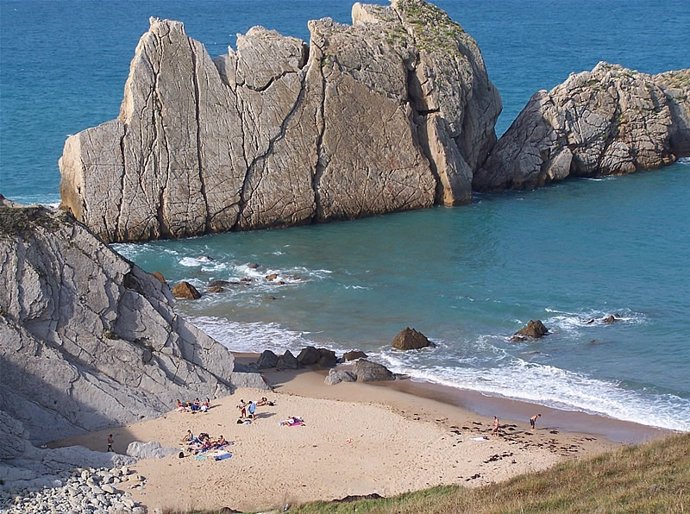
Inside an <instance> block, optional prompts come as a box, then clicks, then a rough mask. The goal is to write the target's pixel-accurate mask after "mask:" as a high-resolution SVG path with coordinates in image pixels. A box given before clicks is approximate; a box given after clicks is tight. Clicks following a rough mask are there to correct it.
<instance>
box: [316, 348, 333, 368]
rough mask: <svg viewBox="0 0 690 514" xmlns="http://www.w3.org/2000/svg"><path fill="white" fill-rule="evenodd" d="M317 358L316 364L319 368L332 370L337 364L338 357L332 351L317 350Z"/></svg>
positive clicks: (325, 349) (326, 349)
mask: <svg viewBox="0 0 690 514" xmlns="http://www.w3.org/2000/svg"><path fill="white" fill-rule="evenodd" d="M318 352H319V358H318V360H317V361H316V364H317V365H318V366H319V367H321V368H332V367H333V366H335V365H336V364H337V363H338V357H337V356H336V354H335V352H334V351H333V350H329V349H328V348H319V349H318Z"/></svg>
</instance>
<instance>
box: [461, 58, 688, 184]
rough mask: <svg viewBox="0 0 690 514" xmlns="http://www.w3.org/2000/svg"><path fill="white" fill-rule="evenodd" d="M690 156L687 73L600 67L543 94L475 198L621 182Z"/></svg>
mask: <svg viewBox="0 0 690 514" xmlns="http://www.w3.org/2000/svg"><path fill="white" fill-rule="evenodd" d="M686 155H690V69H685V70H679V71H670V72H666V73H660V74H658V75H647V74H645V73H640V72H637V71H634V70H630V69H627V68H623V67H622V66H618V65H615V64H608V63H605V62H600V63H599V64H597V65H596V66H595V67H594V69H593V70H592V71H591V72H589V71H586V72H583V73H578V74H572V75H570V77H568V79H567V80H566V81H565V82H564V83H562V84H560V85H558V86H556V87H555V88H554V89H552V90H551V91H548V92H547V91H539V92H537V93H536V94H535V95H534V96H532V98H531V100H530V101H529V103H528V104H527V106H525V108H524V109H523V110H522V112H521V113H520V115H519V116H518V117H517V119H516V120H515V122H514V123H513V124H512V125H511V127H510V128H509V129H508V131H507V132H506V133H505V134H504V135H503V136H502V137H501V139H500V140H499V141H498V143H497V144H496V146H495V147H494V149H493V150H492V151H491V154H490V156H489V158H488V160H487V161H486V163H484V165H483V167H482V169H481V170H479V171H478V172H477V173H475V174H474V179H473V187H474V189H476V190H478V191H494V190H502V189H511V188H514V189H523V188H534V187H538V186H543V185H545V184H548V183H550V182H556V181H560V180H563V179H565V178H567V177H594V176H602V175H623V174H626V173H632V172H635V171H637V170H643V169H653V168H658V167H660V166H663V165H666V164H670V163H672V162H674V161H675V160H676V159H677V158H678V157H681V156H686Z"/></svg>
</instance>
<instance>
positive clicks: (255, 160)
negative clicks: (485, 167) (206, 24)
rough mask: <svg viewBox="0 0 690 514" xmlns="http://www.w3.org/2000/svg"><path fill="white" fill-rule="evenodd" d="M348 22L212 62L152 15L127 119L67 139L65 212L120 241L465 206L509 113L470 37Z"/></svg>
mask: <svg viewBox="0 0 690 514" xmlns="http://www.w3.org/2000/svg"><path fill="white" fill-rule="evenodd" d="M352 15H353V16H352V17H353V24H352V25H351V26H349V25H342V24H339V23H335V22H333V21H332V20H330V19H322V20H318V21H311V22H309V31H310V35H311V39H310V45H309V46H308V47H307V45H306V44H305V43H304V42H302V41H300V40H298V39H295V38H292V37H285V36H281V35H280V34H278V33H277V32H275V31H271V30H267V29H264V28H261V27H254V28H252V29H250V30H249V31H248V32H247V33H246V34H244V35H238V37H237V50H232V49H230V50H229V51H228V54H227V55H224V56H220V57H218V58H216V59H215V60H213V59H211V57H210V56H209V55H208V53H207V52H206V50H205V48H204V47H203V46H202V45H201V43H199V42H198V41H195V40H193V39H191V38H189V37H187V35H186V34H185V31H184V28H183V25H182V24H181V23H179V22H175V21H168V20H158V19H151V27H150V29H149V31H148V32H147V33H146V34H144V35H143V36H142V38H141V40H140V41H139V44H138V46H137V49H136V51H135V55H134V58H133V60H132V63H131V67H130V73H129V77H128V79H127V83H126V85H125V94H124V99H123V102H122V107H121V111H120V115H119V117H118V118H117V119H116V120H113V121H110V122H107V123H104V124H103V125H100V126H98V127H94V128H90V129H87V130H84V131H82V132H80V133H78V134H76V135H74V136H71V137H69V138H68V139H67V141H66V143H65V148H64V152H63V155H62V157H61V159H60V170H61V173H62V183H61V196H62V206H63V207H65V208H68V209H69V210H71V211H72V212H73V213H74V215H75V216H76V218H77V219H79V220H80V221H83V222H84V223H85V224H86V225H87V226H88V227H89V228H91V229H92V230H93V231H94V232H95V233H96V234H97V235H98V236H99V237H101V238H102V239H103V240H105V241H108V242H110V241H136V240H146V239H155V238H166V237H184V236H191V235H196V234H202V233H208V232H221V231H228V230H246V229H253V228H261V227H269V226H283V225H295V224H301V223H310V222H315V221H319V222H320V221H328V220H336V219H352V218H357V217H361V216H367V215H374V214H380V213H385V212H392V211H399V210H407V209H416V208H422V207H429V206H431V205H433V204H434V203H442V204H445V205H455V204H459V203H463V202H468V201H469V200H470V193H471V183H472V174H473V172H474V171H475V170H476V169H477V167H478V166H479V165H480V164H481V163H482V162H483V161H484V159H485V157H486V155H487V153H488V151H489V149H490V147H491V146H492V145H493V144H494V142H495V133H494V122H495V119H496V117H497V116H498V114H499V112H500V109H501V102H500V98H499V95H498V92H497V91H496V89H495V87H494V86H493V85H492V84H491V82H490V81H489V79H488V77H487V73H486V69H485V67H484V62H483V60H482V57H481V54H480V52H479V48H478V47H477V45H476V43H475V41H474V40H473V39H472V38H471V37H470V36H469V35H468V34H467V33H465V32H464V31H463V29H462V28H461V27H460V26H459V25H457V24H456V23H454V22H453V21H451V20H450V19H449V18H448V16H447V15H446V14H445V13H444V12H443V11H441V10H440V9H438V8H436V7H435V6H433V5H430V4H427V3H425V2H423V1H422V0H392V5H391V6H390V7H382V6H375V5H363V4H359V3H357V4H355V5H354V6H353V9H352Z"/></svg>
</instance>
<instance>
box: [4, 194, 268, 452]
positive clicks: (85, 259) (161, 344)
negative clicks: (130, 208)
mask: <svg viewBox="0 0 690 514" xmlns="http://www.w3.org/2000/svg"><path fill="white" fill-rule="evenodd" d="M0 283H2V284H3V287H2V288H0V411H5V412H6V413H7V414H8V415H10V416H12V417H13V418H14V419H16V420H18V421H20V422H21V423H22V424H23V425H24V427H25V428H26V429H27V431H28V432H29V437H30V439H31V441H32V442H34V443H42V442H45V441H49V440H53V439H57V438H61V437H66V436H68V435H71V434H75V433H79V432H83V431H87V430H94V429H99V428H103V427H105V426H109V425H113V424H124V423H130V422H134V421H137V420H139V419H141V418H144V417H149V416H155V415H158V414H160V413H162V412H166V411H169V410H171V408H172V407H173V405H174V400H175V399H176V398H186V399H188V398H195V397H201V398H206V397H215V396H218V395H222V394H227V393H229V392H231V389H232V381H233V379H234V378H235V377H238V378H239V376H238V374H234V373H233V368H234V359H233V356H232V354H230V353H229V352H228V351H227V350H226V349H225V347H223V346H222V345H220V344H219V343H217V342H215V341H214V340H213V339H211V338H209V337H208V336H206V335H205V334H203V333H202V332H200V331H199V330H197V329H196V328H195V327H194V326H192V325H190V324H188V323H187V322H186V321H185V320H184V319H182V318H180V317H179V316H177V315H176V314H175V313H174V312H173V310H172V298H171V296H170V292H169V290H168V289H167V286H165V285H163V284H161V282H159V281H158V280H156V279H155V278H153V277H152V276H150V275H148V274H147V273H145V272H144V271H142V270H141V269H139V268H138V267H137V266H135V265H134V264H132V263H131V262H129V261H127V260H125V259H123V258H122V257H120V256H119V255H118V254H116V253H115V252H113V251H112V250H110V249H109V248H108V247H107V246H105V245H104V244H103V243H102V242H101V241H99V240H98V239H97V238H96V237H95V236H94V235H93V234H91V233H90V232H89V231H88V230H87V229H85V228H84V227H83V226H82V225H80V224H79V223H77V222H75V221H74V220H73V219H72V217H71V216H69V214H67V213H64V212H53V211H50V210H47V209H44V208H11V207H0ZM257 383H259V382H257Z"/></svg>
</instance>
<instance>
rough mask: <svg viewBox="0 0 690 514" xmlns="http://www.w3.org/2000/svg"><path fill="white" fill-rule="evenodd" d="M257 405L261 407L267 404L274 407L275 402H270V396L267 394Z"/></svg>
mask: <svg viewBox="0 0 690 514" xmlns="http://www.w3.org/2000/svg"><path fill="white" fill-rule="evenodd" d="M256 405H257V406H259V407H264V406H266V405H268V406H269V407H273V406H275V402H269V401H268V398H266V397H265V396H262V397H261V400H259V401H258V402H256Z"/></svg>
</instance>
